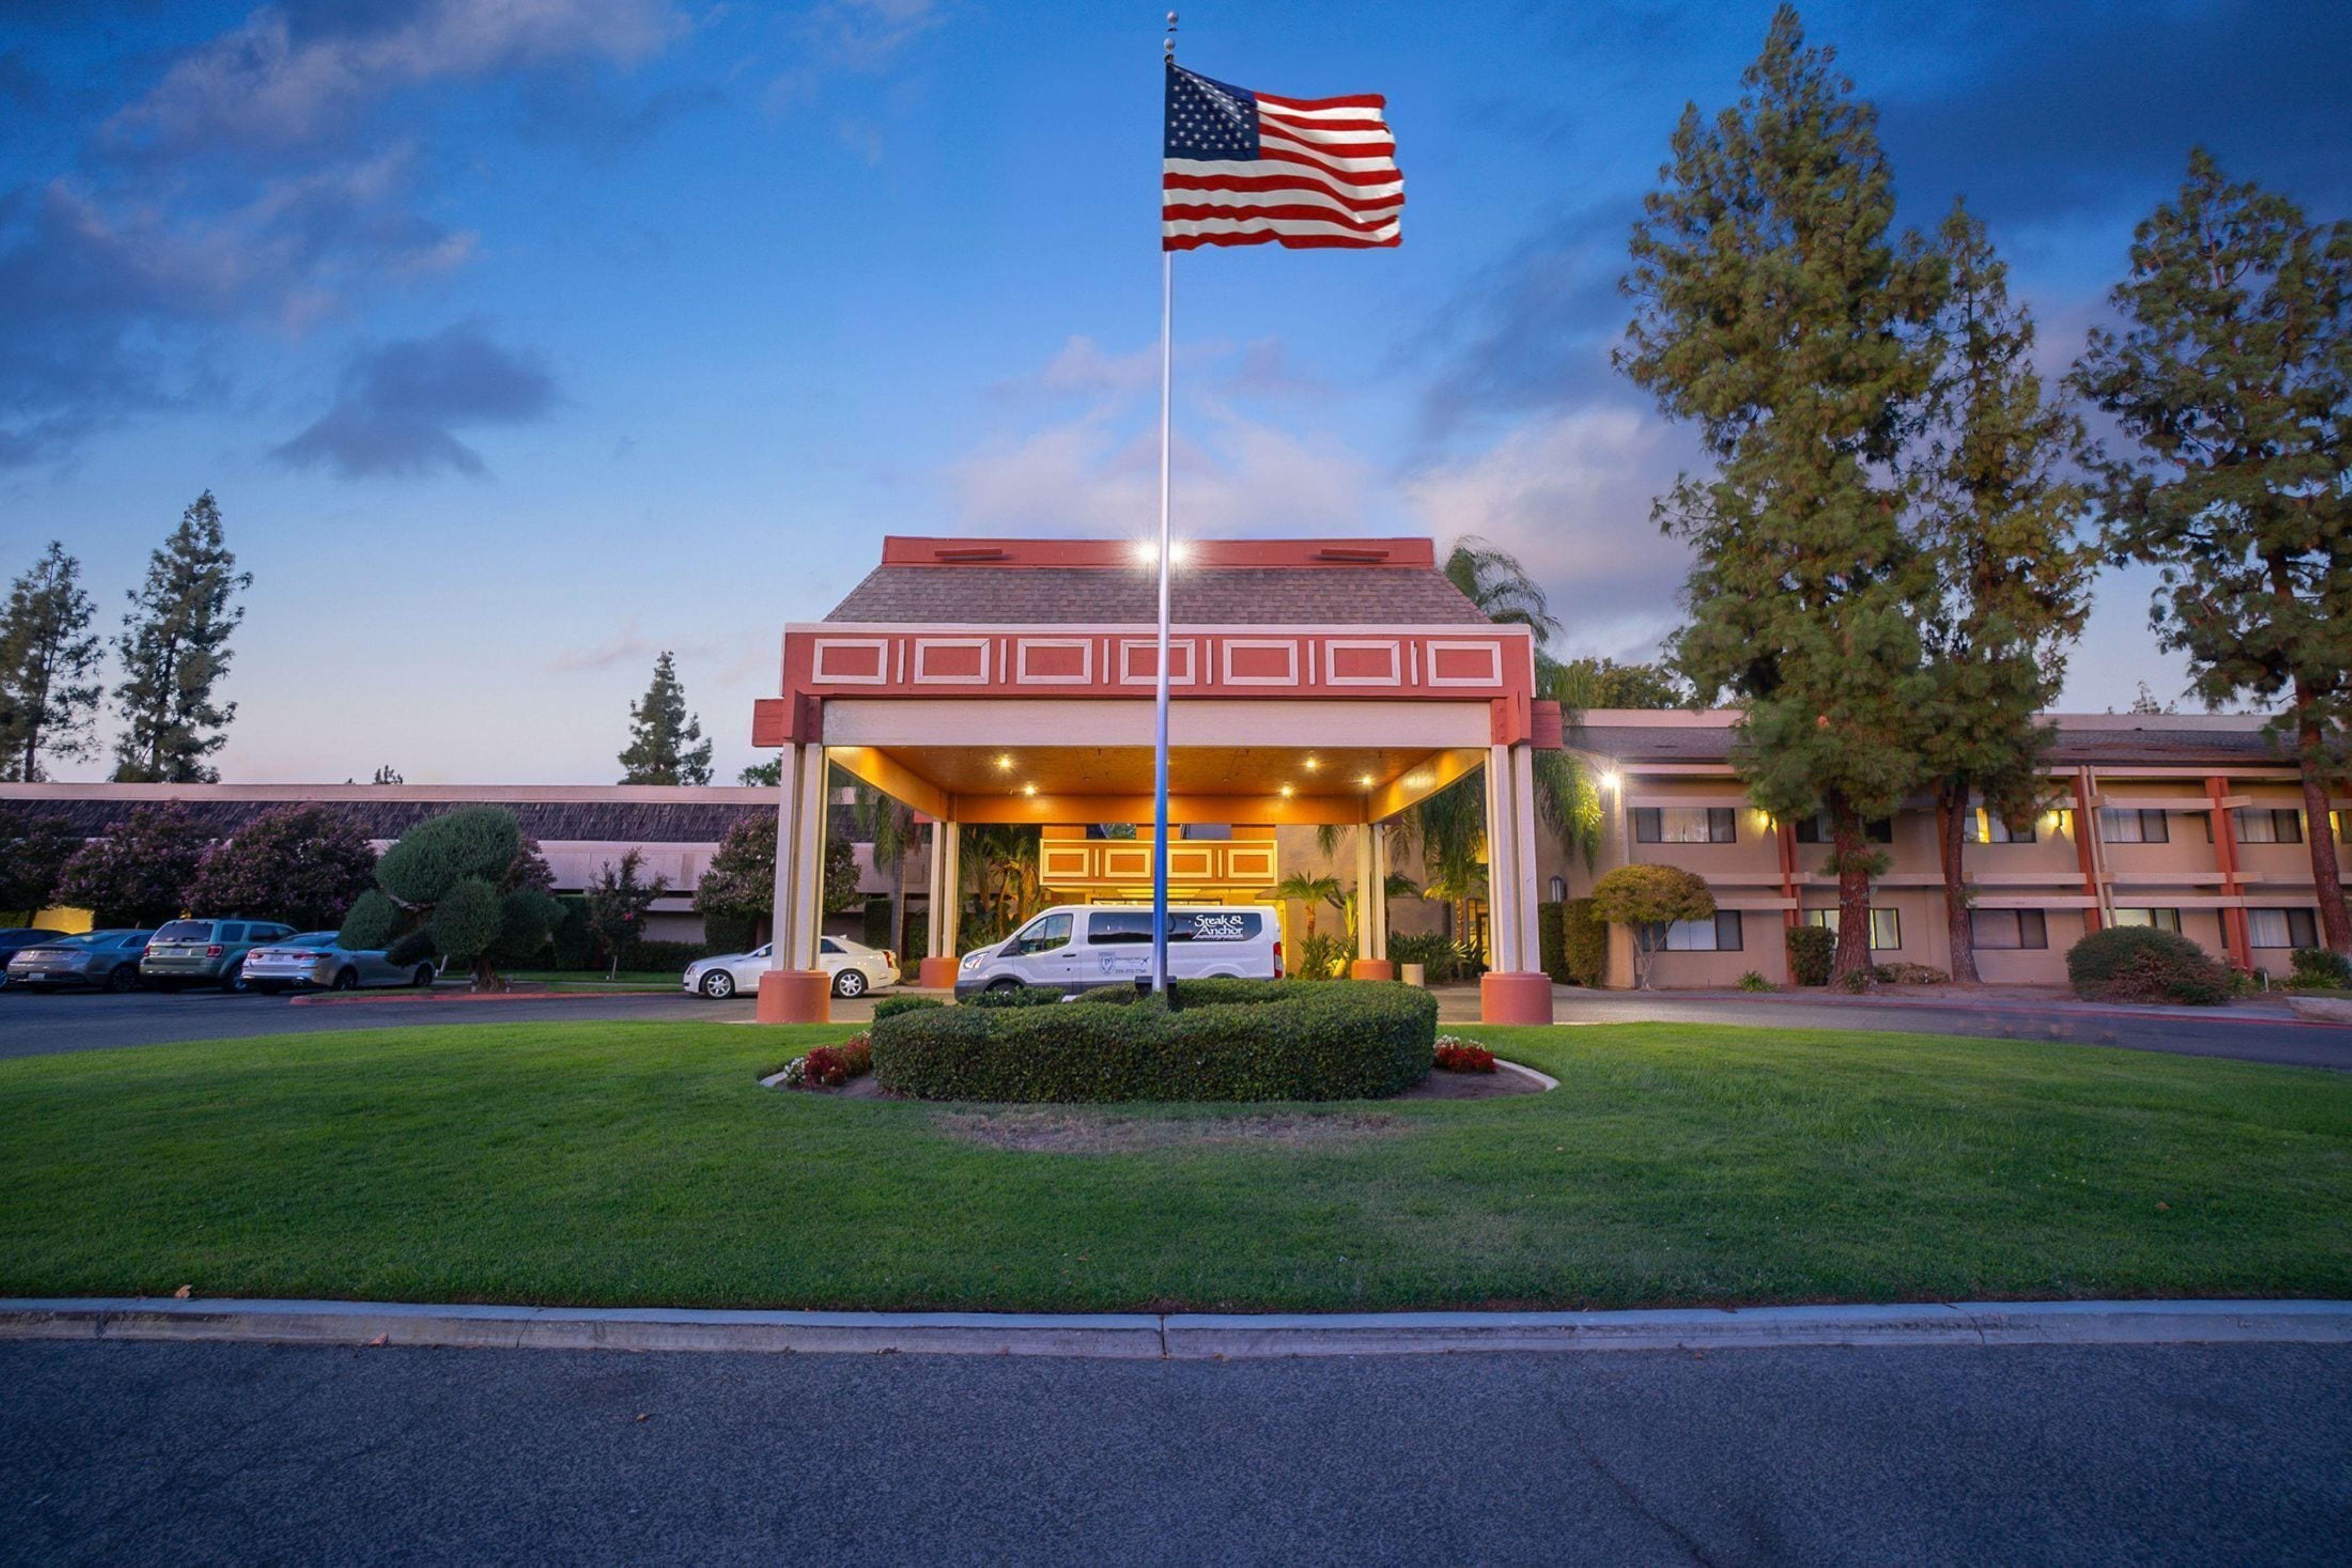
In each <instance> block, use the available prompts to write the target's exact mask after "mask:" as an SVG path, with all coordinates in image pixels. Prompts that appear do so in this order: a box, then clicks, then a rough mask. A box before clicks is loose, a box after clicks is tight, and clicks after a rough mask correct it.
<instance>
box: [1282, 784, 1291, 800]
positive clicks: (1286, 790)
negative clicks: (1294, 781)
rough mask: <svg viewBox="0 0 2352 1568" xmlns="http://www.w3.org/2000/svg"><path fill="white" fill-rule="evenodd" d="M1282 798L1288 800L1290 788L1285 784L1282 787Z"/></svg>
mask: <svg viewBox="0 0 2352 1568" xmlns="http://www.w3.org/2000/svg"><path fill="white" fill-rule="evenodd" d="M1282 798H1283V799H1284V800H1289V799H1290V786H1289V785H1287V784H1285V785H1284V786H1283V787H1282Z"/></svg>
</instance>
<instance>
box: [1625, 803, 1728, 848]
mask: <svg viewBox="0 0 2352 1568" xmlns="http://www.w3.org/2000/svg"><path fill="white" fill-rule="evenodd" d="M1738 818H1739V814H1738V812H1737V811H1734V810H1732V809H1731V808H1730V807H1728V806H1636V807H1634V808H1633V841H1634V842H1635V843H1637V844H1728V843H1732V842H1735V841H1737V840H1738V837H1739V827H1738Z"/></svg>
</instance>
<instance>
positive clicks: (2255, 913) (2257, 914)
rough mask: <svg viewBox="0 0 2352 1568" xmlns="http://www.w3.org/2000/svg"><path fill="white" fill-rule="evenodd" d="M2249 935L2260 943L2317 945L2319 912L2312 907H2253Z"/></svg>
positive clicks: (2258, 945) (2281, 945)
mask: <svg viewBox="0 0 2352 1568" xmlns="http://www.w3.org/2000/svg"><path fill="white" fill-rule="evenodd" d="M2246 937H2247V940H2248V941H2250V942H2252V944H2253V945H2254V946H2257V947H2316V946H2319V914H2318V912H2317V911H2316V910H2311V909H2249V910H2247V911H2246Z"/></svg>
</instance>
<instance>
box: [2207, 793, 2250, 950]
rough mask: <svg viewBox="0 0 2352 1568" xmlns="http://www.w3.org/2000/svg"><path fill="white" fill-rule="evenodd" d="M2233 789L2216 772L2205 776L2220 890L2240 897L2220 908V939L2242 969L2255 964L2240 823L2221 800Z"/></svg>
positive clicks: (2231, 896) (2214, 857)
mask: <svg viewBox="0 0 2352 1568" xmlns="http://www.w3.org/2000/svg"><path fill="white" fill-rule="evenodd" d="M2229 793H2230V780H2229V779H2228V778H2227V777H2225V776H2223V775H2220V774H2216V775H2214V776H2212V777H2210V778H2209V779H2206V780H2205V797H2206V799H2207V800H2210V801H2212V802H2213V805H2212V812H2211V816H2210V819H2209V820H2210V821H2211V822H2212V824H2213V859H2214V863H2215V864H2216V865H2218V866H2219V867H2220V868H2221V892H2222V894H2223V895H2224V896H2226V897H2229V898H2231V899H2235V900H2238V901H2239V902H2236V903H2233V904H2231V905H2229V906H2228V907H2227V908H2225V909H2223V910H2222V911H2221V940H2222V942H2223V944H2224V945H2225V946H2227V947H2228V948H2229V951H2230V962H2231V964H2232V965H2234V966H2236V967H2238V968H2241V969H2252V967H2254V940H2253V933H2252V931H2251V930H2250V929H2248V926H2247V922H2246V906H2245V904H2244V898H2245V893H2246V884H2245V883H2242V882H2241V881H2240V880H2239V879H2238V824H2237V821H2236V820H2235V819H2234V818H2233V817H2232V816H2231V811H2230V809H2229V808H2228V807H2227V806H2224V805H2223V804H2221V801H2222V800H2223V798H2224V797H2226V796H2227V795H2228V794H2229Z"/></svg>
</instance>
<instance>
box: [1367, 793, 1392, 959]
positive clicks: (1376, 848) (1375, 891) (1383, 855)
mask: <svg viewBox="0 0 2352 1568" xmlns="http://www.w3.org/2000/svg"><path fill="white" fill-rule="evenodd" d="M1365 826H1366V827H1367V828H1368V829H1369V830H1370V832H1371V835H1372V912H1373V913H1374V914H1375V915H1379V916H1380V918H1379V920H1378V921H1377V922H1376V923H1375V925H1374V926H1373V931H1372V956H1373V957H1375V958H1378V959H1380V960H1381V962H1383V963H1388V962H1389V835H1388V831H1387V830H1386V829H1385V828H1384V827H1383V826H1382V825H1381V823H1379V822H1369V823H1366V824H1365ZM1390 967H1391V969H1393V968H1394V967H1395V966H1394V965H1393V964H1391V965H1390Z"/></svg>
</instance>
